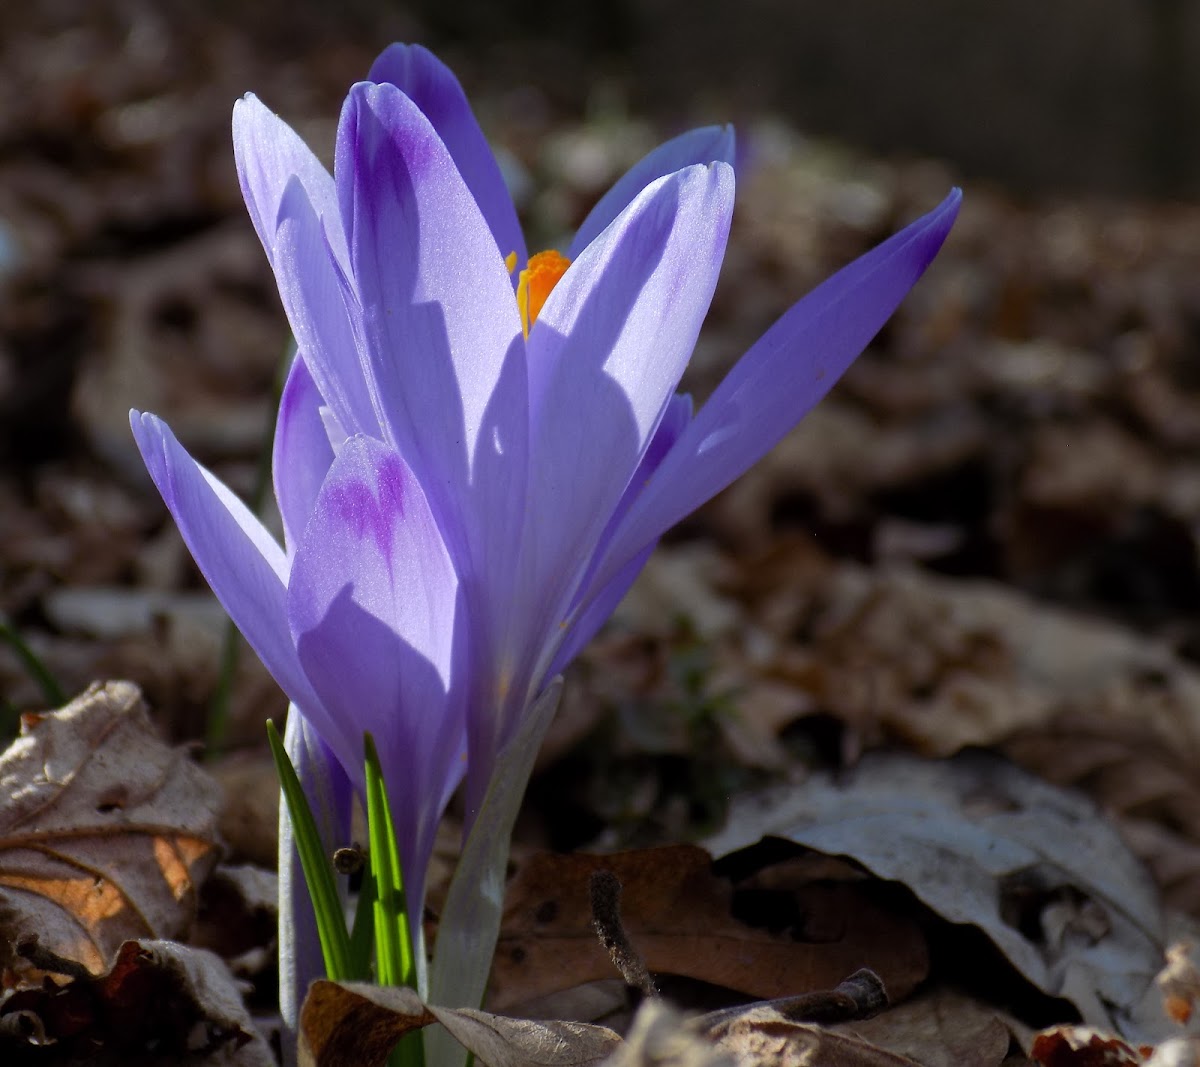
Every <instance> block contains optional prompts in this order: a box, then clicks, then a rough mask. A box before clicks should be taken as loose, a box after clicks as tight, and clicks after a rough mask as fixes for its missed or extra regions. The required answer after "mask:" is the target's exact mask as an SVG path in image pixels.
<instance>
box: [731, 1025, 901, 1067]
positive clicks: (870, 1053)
mask: <svg viewBox="0 0 1200 1067" xmlns="http://www.w3.org/2000/svg"><path fill="white" fill-rule="evenodd" d="M716 1047H717V1048H718V1049H719V1050H720V1051H722V1052H728V1053H730V1054H731V1055H732V1056H733V1057H734V1059H735V1060H736V1061H737V1063H738V1064H739V1065H744V1067H921V1065H920V1064H917V1062H916V1061H915V1060H910V1059H909V1058H908V1057H907V1056H901V1055H898V1054H897V1053H895V1052H889V1051H887V1050H886V1049H881V1048H879V1047H878V1046H876V1045H872V1044H871V1043H870V1042H869V1041H864V1040H863V1039H862V1038H860V1037H856V1036H854V1035H852V1034H844V1033H837V1032H835V1031H833V1030H828V1029H826V1028H825V1027H822V1026H816V1025H813V1024H811V1023H793V1022H787V1021H786V1020H779V1019H753V1018H747V1019H743V1020H739V1021H738V1022H736V1023H733V1024H732V1025H731V1026H729V1027H728V1028H727V1029H726V1030H725V1031H724V1032H723V1033H722V1034H721V1036H720V1037H719V1038H718V1039H717V1041H716Z"/></svg>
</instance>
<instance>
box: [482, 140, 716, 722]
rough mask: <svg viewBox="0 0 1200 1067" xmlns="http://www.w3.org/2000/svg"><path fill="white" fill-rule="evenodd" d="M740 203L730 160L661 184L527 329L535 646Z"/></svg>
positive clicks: (665, 385) (571, 586) (650, 407)
mask: <svg viewBox="0 0 1200 1067" xmlns="http://www.w3.org/2000/svg"><path fill="white" fill-rule="evenodd" d="M732 208H733V170H732V169H731V168H730V167H729V166H728V165H727V164H725V163H715V164H713V165H711V166H707V167H705V166H695V167H689V168H687V169H686V170H682V171H679V172H677V173H675V174H672V175H669V176H668V177H666V178H661V179H659V180H658V181H657V182H655V183H654V184H652V185H651V186H649V187H648V188H647V189H645V190H644V191H643V192H642V193H641V194H639V196H638V197H637V198H636V199H635V200H634V202H633V203H632V204H631V205H630V206H629V208H628V209H627V210H626V211H625V213H623V214H622V216H621V217H620V218H619V219H618V220H617V222H616V223H614V225H612V226H610V227H609V228H608V229H607V230H605V231H604V233H603V234H601V235H600V237H598V238H597V239H596V240H595V241H593V242H592V244H591V245H589V246H588V248H587V249H585V250H584V253H583V254H582V255H581V256H580V257H579V259H577V260H576V261H575V262H574V263H573V264H572V265H571V268H570V269H569V270H568V271H567V273H566V274H565V275H564V276H563V278H562V280H561V281H560V282H559V283H558V285H557V287H556V288H555V289H554V290H553V292H552V293H551V294H550V297H549V299H548V300H547V301H546V304H545V306H544V307H543V308H542V313H541V315H540V316H539V318H538V320H537V322H536V323H535V324H534V326H533V329H532V330H531V331H530V335H529V342H528V357H529V374H530V395H531V401H530V406H531V411H532V428H533V431H532V432H533V437H532V447H531V452H532V454H533V455H536V456H537V457H538V459H539V462H538V463H536V464H534V465H533V467H532V469H531V472H530V493H529V503H528V507H527V513H526V524H525V530H524V534H523V538H524V547H525V549H526V550H527V552H528V556H527V557H526V560H527V565H528V567H529V570H528V572H527V573H525V574H523V586H524V588H525V590H527V593H526V596H527V598H528V602H527V603H526V604H525V605H524V606H523V607H522V608H521V609H519V610H518V612H517V615H518V617H520V618H522V619H524V620H525V623H524V625H525V627H526V628H527V629H528V630H530V631H531V636H532V637H533V638H534V639H535V640H538V641H539V642H540V641H546V640H552V639H553V635H554V634H555V633H556V628H557V627H558V626H559V624H560V623H561V621H562V619H563V618H564V617H565V614H564V613H565V612H566V611H567V609H568V607H569V605H570V603H571V601H572V599H573V597H574V594H575V592H576V590H577V589H578V585H579V582H580V580H581V578H582V577H583V574H584V571H585V569H586V567H587V562H588V558H589V556H590V555H591V553H592V552H593V551H594V549H595V547H596V545H597V543H598V542H599V540H600V537H601V535H602V534H603V533H604V531H605V527H606V524H607V522H608V520H609V517H610V516H611V515H612V513H613V511H614V509H616V508H617V507H618V505H619V503H620V501H621V500H622V497H623V496H624V494H625V492H626V490H627V488H628V487H629V485H630V481H631V478H632V477H633V475H634V472H635V471H636V470H637V468H638V465H639V464H640V463H641V462H642V459H643V456H644V454H645V451H646V449H647V447H648V445H649V442H650V440H651V438H652V436H653V434H654V433H655V431H656V429H657V428H658V426H659V424H660V421H661V418H662V415H663V413H664V411H665V410H666V407H667V404H668V401H669V400H670V398H671V396H672V394H673V393H674V390H675V386H676V385H677V384H678V382H679V377H680V375H681V374H682V372H683V369H684V367H685V366H686V365H687V361H688V359H689V357H690V356H691V353H692V348H693V346H694V345H695V343H696V335H697V333H698V332H699V330H700V324H701V322H702V321H703V319H704V315H705V312H706V311H707V310H708V304H709V301H710V300H711V298H712V292H713V288H714V286H715V285H716V280H717V273H718V271H719V270H720V265H721V257H722V255H723V253H724V250H725V240H726V237H727V235H728V230H729V219H730V215H731V212H732ZM525 654H526V655H531V654H532V655H533V656H535V657H539V656H540V652H537V651H533V650H526V651H525ZM535 681H536V679H535ZM510 729H511V723H508V724H506V725H505V730H506V731H507V730H510Z"/></svg>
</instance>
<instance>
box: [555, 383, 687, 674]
mask: <svg viewBox="0 0 1200 1067" xmlns="http://www.w3.org/2000/svg"><path fill="white" fill-rule="evenodd" d="M691 417H692V398H691V397H690V396H688V395H687V394H684V393H677V394H676V395H675V396H673V397H672V398H671V401H670V403H669V404H668V405H667V410H666V411H665V412H664V413H663V418H662V422H660V423H659V426H658V429H657V430H656V431H655V433H654V438H653V440H651V442H650V447H649V448H647V449H646V454H645V455H644V456H643V457H642V462H641V464H640V465H639V466H638V469H637V470H636V471H635V472H634V475H633V477H632V478H631V479H630V481H629V487H628V488H627V489H626V490H625V495H624V496H623V497H622V498H621V502H620V503H619V504H618V505H617V507H616V509H615V510H614V512H613V515H612V518H611V519H609V523H608V528H607V529H606V530H605V532H604V534H603V535H602V536H601V538H600V543H599V545H598V546H597V548H596V552H595V555H594V556H593V562H592V568H591V570H592V571H593V573H594V571H595V569H596V568H597V567H598V566H599V565H600V563H601V562H602V560H603V558H604V555H605V552H606V551H607V548H608V542H609V540H610V538H611V537H612V534H613V533H614V532H615V531H616V529H617V528H618V526H619V525H620V522H621V520H622V519H623V518H624V517H625V514H626V513H627V512H628V511H629V508H630V507H631V506H632V505H633V502H634V501H635V500H636V499H637V497H638V496H639V494H640V493H641V492H642V489H643V488H645V486H646V484H647V483H648V482H649V480H650V476H651V475H652V474H653V473H654V472H655V470H657V469H658V465H659V464H660V463H661V462H662V461H663V458H664V457H665V456H666V455H667V453H668V452H669V451H670V450H671V448H672V447H673V446H674V444H675V442H676V441H677V440H679V435H680V434H681V433H683V431H684V428H685V427H686V426H687V424H688V422H689V421H690V420H691ZM657 543H658V542H657V541H655V542H654V543H652V544H650V545H648V546H647V547H646V548H645V549H643V550H642V552H640V553H639V554H638V555H637V557H636V558H634V559H633V560H632V561H631V562H629V563H627V564H626V565H625V566H624V567H622V568H621V570H620V571H619V572H618V573H617V575H616V577H614V578H611V579H609V581H608V583H607V584H606V585H604V586H603V587H601V588H596V587H595V586H593V584H592V582H591V580H590V577H585V578H584V579H583V581H582V583H581V585H580V590H579V592H578V593H576V595H575V604H574V606H573V607H572V611H571V623H570V625H569V627H568V629H567V633H566V635H565V637H564V638H563V643H562V644H561V645H560V646H559V648H558V651H557V652H556V653H555V655H554V661H553V663H552V664H551V665H550V669H549V670H548V671H547V672H546V676H547V677H550V678H552V677H554V675H556V674H561V673H562V672H563V671H564V670H566V669H567V666H568V664H570V662H571V661H572V660H573V659H574V658H575V657H576V656H577V655H579V653H580V652H581V651H583V648H584V646H585V645H586V644H587V643H588V642H589V641H590V640H591V639H592V638H593V637H594V636H595V635H596V631H597V630H599V629H600V627H601V626H603V625H604V623H605V622H606V621H607V620H608V617H609V616H610V615H611V614H612V613H613V611H614V609H615V608H616V606H617V605H618V604H619V603H620V602H621V598H622V597H624V596H625V594H626V593H627V592H628V591H629V587H630V586H631V585H632V584H633V581H634V579H635V578H636V577H637V576H638V575H639V574H640V573H641V570H642V568H643V567H644V566H645V565H646V561H647V560H648V559H649V558H650V554H651V552H653V551H654V546H655V545H656V544H657Z"/></svg>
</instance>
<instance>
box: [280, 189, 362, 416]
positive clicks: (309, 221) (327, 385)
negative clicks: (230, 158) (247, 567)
mask: <svg viewBox="0 0 1200 1067" xmlns="http://www.w3.org/2000/svg"><path fill="white" fill-rule="evenodd" d="M335 222H336V220H335ZM324 229H325V227H324V226H323V225H322V222H321V220H320V219H319V218H318V217H317V214H316V212H315V211H314V210H313V206H312V204H311V203H310V202H309V198H308V194H307V192H306V190H305V188H304V186H303V185H302V184H301V183H300V180H299V179H298V178H294V177H293V178H292V179H291V180H290V181H289V182H288V184H287V187H286V188H285V190H284V192H283V196H282V198H281V200H280V204H279V227H278V230H277V232H276V238H275V263H274V267H275V277H276V279H277V280H278V282H279V296H280V299H281V300H282V301H283V307H284V310H285V311H286V312H287V316H288V320H289V321H290V322H291V325H292V332H293V333H294V334H295V335H296V343H297V344H298V345H299V346H300V348H301V349H302V350H303V351H304V353H305V358H306V359H307V361H308V368H309V370H310V372H311V373H312V376H313V381H314V382H315V383H316V386H317V389H318V391H319V392H320V394H321V396H322V398H323V399H324V400H325V402H326V403H327V404H328V405H329V407H330V410H332V411H333V413H334V416H335V417H336V418H337V420H338V422H339V423H340V424H341V426H342V428H343V429H344V430H345V431H346V433H347V434H348V435H353V434H356V433H367V434H372V435H373V436H376V437H377V436H379V433H380V431H379V421H378V419H377V418H376V417H375V409H374V407H373V406H372V402H371V394H370V391H369V390H368V388H367V382H366V380H365V379H364V377H363V367H362V358H361V356H360V354H359V348H358V343H357V340H356V338H355V335H354V330H353V329H352V327H351V320H350V317H349V314H348V312H347V309H346V303H345V300H344V299H343V289H342V284H341V280H340V275H339V272H338V267H337V264H336V262H335V259H334V257H333V256H332V255H331V253H330V250H329V246H328V244H327V243H326V235H325V232H324Z"/></svg>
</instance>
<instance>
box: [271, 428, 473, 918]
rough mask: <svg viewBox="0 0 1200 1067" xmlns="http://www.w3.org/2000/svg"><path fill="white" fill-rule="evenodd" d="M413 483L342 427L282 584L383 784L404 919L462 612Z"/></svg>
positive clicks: (442, 774)
mask: <svg viewBox="0 0 1200 1067" xmlns="http://www.w3.org/2000/svg"><path fill="white" fill-rule="evenodd" d="M458 599H459V597H458V579H457V577H456V575H455V572H454V568H453V565H452V563H451V560H450V557H449V555H448V553H447V552H446V549H445V546H444V545H443V543H442V538H441V535H440V533H439V532H438V528H437V525H436V523H435V521H434V519H433V516H432V514H431V513H430V510H429V506H428V504H427V502H426V500H425V496H424V494H423V493H422V490H421V486H420V485H419V484H418V483H417V481H416V479H415V478H414V477H413V475H412V472H411V471H410V470H409V469H408V468H407V467H406V466H405V464H404V461H403V460H402V459H401V458H400V456H399V455H397V454H396V453H395V452H394V451H393V450H392V449H390V448H389V447H388V446H387V445H384V444H382V443H380V442H378V441H375V440H372V439H371V438H368V437H354V438H351V439H350V440H348V441H347V442H346V444H345V445H343V446H342V449H341V451H340V452H339V453H338V455H337V458H336V459H335V460H334V462H333V466H332V467H331V468H330V471H329V474H328V476H327V477H326V479H325V483H324V485H323V486H322V487H321V492H320V494H319V495H318V497H317V503H316V507H315V508H314V509H313V513H312V516H311V518H310V519H309V523H308V526H307V527H306V529H305V532H304V536H303V538H302V539H301V543H300V546H299V547H298V549H297V551H296V557H295V560H294V562H293V564H292V575H291V580H290V583H289V588H288V615H289V618H290V621H291V626H292V633H293V636H294V639H295V642H296V648H297V650H298V653H299V656H300V661H301V663H302V664H303V667H304V670H305V672H306V674H307V675H308V678H309V680H310V682H311V684H312V687H313V689H314V690H315V691H316V693H317V694H318V696H320V698H321V700H322V701H323V702H324V705H325V707H326V708H327V709H328V711H329V714H330V716H331V717H332V718H333V719H335V720H336V721H337V723H338V725H339V731H338V733H339V736H338V737H336V738H335V737H331V736H329V735H328V734H326V733H325V732H324V731H322V736H324V737H325V738H326V740H327V741H329V743H330V744H331V745H332V747H333V749H334V751H335V752H336V753H337V755H338V758H339V759H340V760H341V761H342V763H343V765H346V766H354V767H357V766H360V765H361V760H362V755H361V749H362V734H363V731H364V730H370V731H371V733H372V734H373V735H374V737H375V741H376V744H377V745H378V747H379V752H380V758H381V760H382V763H383V766H384V767H385V768H386V769H387V770H388V772H389V779H388V784H389V790H390V793H391V797H392V801H393V806H394V810H395V817H396V825H397V834H398V837H399V843H400V850H401V857H402V861H403V863H404V874H405V880H406V884H407V885H408V887H409V893H410V894H411V895H410V897H409V904H410V908H411V909H412V918H413V920H414V922H419V921H420V916H421V906H420V902H421V896H420V894H421V893H422V892H423V884H424V883H423V878H424V872H425V868H426V865H427V863H428V860H429V854H430V850H431V849H432V847H433V833H434V829H435V828H436V825H437V820H438V819H439V818H440V816H441V812H442V805H443V802H444V798H445V797H446V796H447V791H448V789H449V788H452V785H450V784H449V783H451V782H453V783H457V781H458V780H459V776H460V775H461V770H462V768H461V762H460V756H461V751H462V737H463V728H464V727H463V700H462V697H463V688H462V685H461V684H460V681H459V674H460V672H461V670H462V662H461V660H462V656H463V653H464V651H465V649H464V647H463V641H464V640H465V629H464V627H465V618H464V616H463V613H462V612H460V611H459V606H458Z"/></svg>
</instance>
